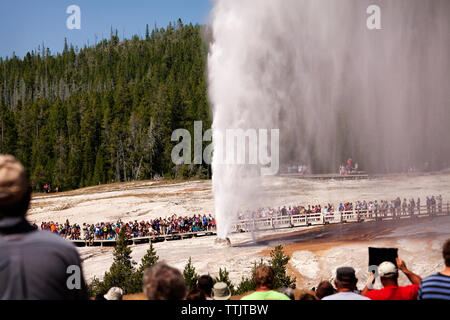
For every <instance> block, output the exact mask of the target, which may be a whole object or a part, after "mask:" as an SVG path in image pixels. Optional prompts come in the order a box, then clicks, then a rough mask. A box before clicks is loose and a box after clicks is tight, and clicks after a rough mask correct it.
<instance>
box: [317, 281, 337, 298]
mask: <svg viewBox="0 0 450 320" xmlns="http://www.w3.org/2000/svg"><path fill="white" fill-rule="evenodd" d="M335 293H336V289H334V287H333V285H332V284H331V282H330V281H322V282H321V283H319V285H318V286H317V289H316V297H317V298H318V299H320V300H322V299H323V298H324V297H326V296H331V295H332V294H335Z"/></svg>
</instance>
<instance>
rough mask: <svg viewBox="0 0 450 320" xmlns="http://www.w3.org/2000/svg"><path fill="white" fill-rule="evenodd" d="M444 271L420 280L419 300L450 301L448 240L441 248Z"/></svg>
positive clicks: (449, 252)
mask: <svg viewBox="0 0 450 320" xmlns="http://www.w3.org/2000/svg"><path fill="white" fill-rule="evenodd" d="M442 256H443V257H444V262H445V269H444V270H442V271H441V272H438V273H435V274H433V275H431V276H429V277H428V278H425V279H423V280H422V283H421V284H420V289H419V295H418V297H417V299H419V300H428V299H433V300H450V239H448V240H447V241H446V242H445V243H444V247H443V248H442Z"/></svg>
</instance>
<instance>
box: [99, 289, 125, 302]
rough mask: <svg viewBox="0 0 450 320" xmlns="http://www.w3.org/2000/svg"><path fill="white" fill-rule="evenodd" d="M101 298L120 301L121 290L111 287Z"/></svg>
mask: <svg viewBox="0 0 450 320" xmlns="http://www.w3.org/2000/svg"><path fill="white" fill-rule="evenodd" d="M103 297H104V298H105V299H106V300H122V297H123V290H122V289H120V288H118V287H112V288H111V289H109V290H108V292H107V293H106V294H105V295H104V296H103Z"/></svg>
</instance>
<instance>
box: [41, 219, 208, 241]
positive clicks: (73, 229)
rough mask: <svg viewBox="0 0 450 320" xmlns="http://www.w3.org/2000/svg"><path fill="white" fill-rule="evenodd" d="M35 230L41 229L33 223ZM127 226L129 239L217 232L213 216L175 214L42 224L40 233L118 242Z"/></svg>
mask: <svg viewBox="0 0 450 320" xmlns="http://www.w3.org/2000/svg"><path fill="white" fill-rule="evenodd" d="M33 226H34V227H35V228H36V229H38V228H39V227H38V226H37V225H36V224H34V225H33ZM122 227H125V228H126V230H127V236H128V237H129V238H138V237H156V236H160V235H171V234H179V233H189V232H201V231H214V230H215V228H216V219H215V218H214V217H213V216H211V215H194V216H191V217H178V216H177V215H172V216H170V217H167V218H161V217H160V218H157V219H151V220H149V221H140V222H138V221H137V220H135V221H129V222H122V220H117V221H116V222H99V223H95V224H87V223H83V225H82V226H80V225H79V224H71V223H70V222H69V220H66V222H65V223H61V224H60V223H58V222H42V223H41V225H40V229H41V230H46V231H50V232H53V233H56V234H58V235H59V236H61V237H63V238H65V239H68V240H87V241H94V240H115V239H117V237H118V236H119V232H120V229H121V228H122Z"/></svg>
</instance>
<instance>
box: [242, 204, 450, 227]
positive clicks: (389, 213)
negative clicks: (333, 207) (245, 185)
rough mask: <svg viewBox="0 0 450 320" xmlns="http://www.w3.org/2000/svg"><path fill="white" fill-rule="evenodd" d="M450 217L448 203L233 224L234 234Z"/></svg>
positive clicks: (283, 217)
mask: <svg viewBox="0 0 450 320" xmlns="http://www.w3.org/2000/svg"><path fill="white" fill-rule="evenodd" d="M445 215H450V203H447V205H446V206H443V207H440V206H433V207H427V206H421V207H420V208H417V207H416V208H414V210H413V211H412V212H411V211H408V208H406V209H403V208H401V207H400V208H395V209H394V208H388V209H386V210H384V209H378V210H368V209H365V210H357V209H353V210H351V211H343V212H339V211H337V212H334V213H328V214H324V213H312V214H302V215H300V214H299V215H284V216H276V217H266V218H257V219H247V220H239V221H236V222H235V224H234V229H233V231H234V232H252V231H264V230H271V229H283V228H294V227H307V226H315V225H326V224H337V223H351V222H368V221H383V220H399V219H408V218H422V217H433V216H445Z"/></svg>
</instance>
